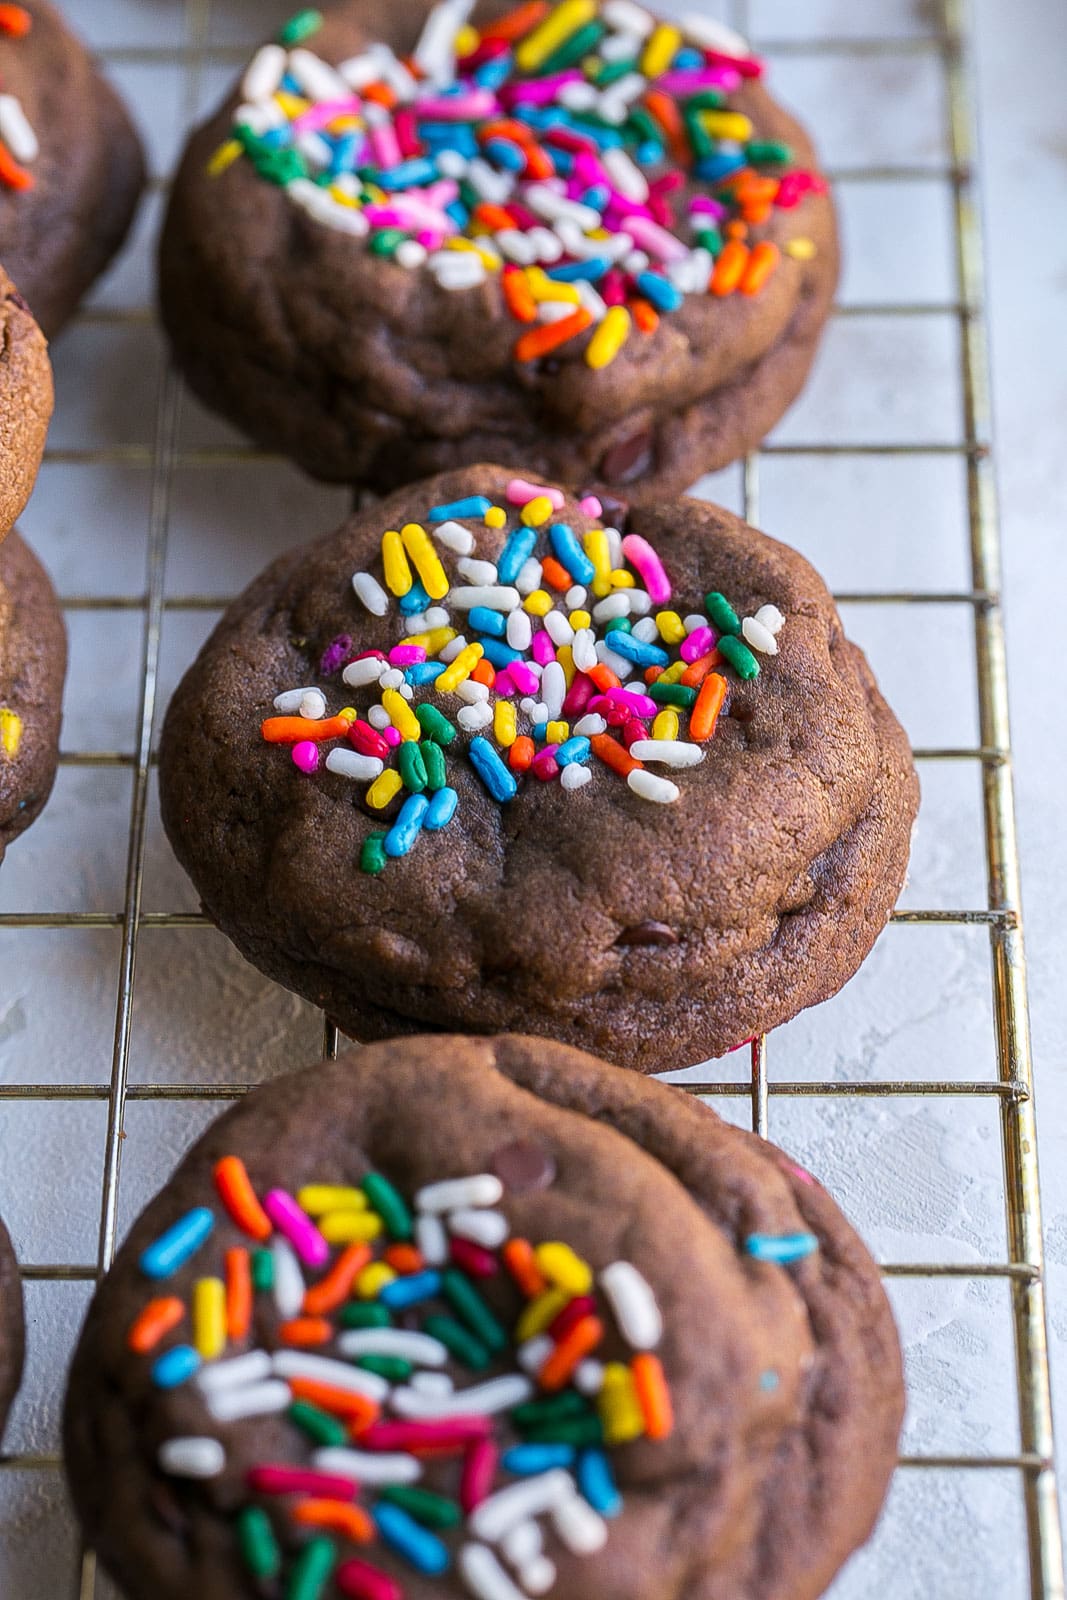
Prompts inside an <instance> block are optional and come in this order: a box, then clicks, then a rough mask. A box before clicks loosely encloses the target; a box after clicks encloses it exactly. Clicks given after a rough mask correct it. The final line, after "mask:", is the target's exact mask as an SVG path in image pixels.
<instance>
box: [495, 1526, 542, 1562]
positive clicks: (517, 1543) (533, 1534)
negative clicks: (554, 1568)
mask: <svg viewBox="0 0 1067 1600" xmlns="http://www.w3.org/2000/svg"><path fill="white" fill-rule="evenodd" d="M500 1548H501V1550H502V1551H503V1553H504V1558H505V1560H507V1561H510V1562H511V1565H512V1566H513V1567H525V1566H526V1565H527V1564H528V1563H529V1562H531V1561H536V1560H537V1558H538V1556H539V1555H540V1554H541V1552H542V1550H543V1549H544V1548H545V1539H544V1534H543V1533H542V1532H541V1524H540V1523H539V1522H535V1521H534V1520H533V1518H532V1517H531V1518H530V1519H529V1521H527V1522H517V1523H516V1524H515V1526H514V1527H513V1528H509V1529H508V1531H507V1533H506V1534H505V1535H504V1537H503V1538H502V1539H501V1541H500Z"/></svg>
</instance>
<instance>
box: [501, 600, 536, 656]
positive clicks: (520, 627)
mask: <svg viewBox="0 0 1067 1600" xmlns="http://www.w3.org/2000/svg"><path fill="white" fill-rule="evenodd" d="M505 638H506V639H507V641H508V644H509V645H510V646H511V648H512V649H513V650H528V649H529V648H530V640H531V639H532V638H533V624H532V622H531V621H530V614H529V612H528V611H521V610H520V611H512V612H511V614H510V616H509V617H508V627H507V633H506V634H505Z"/></svg>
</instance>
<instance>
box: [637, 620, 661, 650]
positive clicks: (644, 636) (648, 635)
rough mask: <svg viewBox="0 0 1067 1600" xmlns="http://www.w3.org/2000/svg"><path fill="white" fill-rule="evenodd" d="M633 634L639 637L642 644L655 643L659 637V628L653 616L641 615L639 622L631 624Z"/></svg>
mask: <svg viewBox="0 0 1067 1600" xmlns="http://www.w3.org/2000/svg"><path fill="white" fill-rule="evenodd" d="M633 636H634V638H635V639H640V641H641V643H642V644H655V643H656V642H657V641H658V639H659V628H658V626H657V624H656V619H655V618H654V617H642V618H641V620H640V622H635V623H634V626H633Z"/></svg>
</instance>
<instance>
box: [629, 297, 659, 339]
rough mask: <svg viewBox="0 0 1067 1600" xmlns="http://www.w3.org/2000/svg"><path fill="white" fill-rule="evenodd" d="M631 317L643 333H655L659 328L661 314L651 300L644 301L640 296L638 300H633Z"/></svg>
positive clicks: (631, 302)
mask: <svg viewBox="0 0 1067 1600" xmlns="http://www.w3.org/2000/svg"><path fill="white" fill-rule="evenodd" d="M630 315H631V316H632V317H633V319H634V321H635V322H636V323H637V326H638V327H639V328H640V330H641V332H642V333H655V331H656V329H657V328H658V327H659V312H658V311H657V310H656V308H655V306H654V305H653V304H652V302H651V300H643V299H642V298H641V297H640V296H638V298H637V299H636V300H631V301H630Z"/></svg>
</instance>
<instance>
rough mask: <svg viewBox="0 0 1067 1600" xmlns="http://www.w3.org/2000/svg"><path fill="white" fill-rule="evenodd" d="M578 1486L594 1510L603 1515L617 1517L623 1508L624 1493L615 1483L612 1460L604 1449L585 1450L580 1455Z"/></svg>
mask: <svg viewBox="0 0 1067 1600" xmlns="http://www.w3.org/2000/svg"><path fill="white" fill-rule="evenodd" d="M578 1487H579V1489H580V1490H581V1491H582V1493H583V1494H584V1496H585V1498H586V1499H587V1500H588V1501H589V1504H590V1505H591V1506H592V1508H593V1510H594V1511H599V1512H600V1515H601V1516H602V1517H617V1516H618V1515H619V1512H620V1511H621V1510H622V1495H621V1494H620V1493H619V1491H618V1488H617V1487H616V1484H615V1474H614V1473H613V1472H612V1470H611V1462H610V1461H609V1460H608V1458H607V1456H606V1455H605V1453H604V1451H603V1450H583V1451H582V1453H581V1455H580V1456H579V1457H578Z"/></svg>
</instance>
